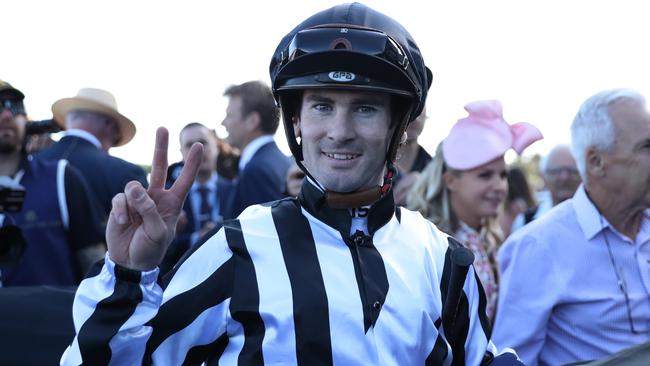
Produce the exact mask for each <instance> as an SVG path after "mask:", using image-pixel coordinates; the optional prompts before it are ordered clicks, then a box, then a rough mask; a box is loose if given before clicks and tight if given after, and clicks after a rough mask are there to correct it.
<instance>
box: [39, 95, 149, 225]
mask: <svg viewBox="0 0 650 366" xmlns="http://www.w3.org/2000/svg"><path fill="white" fill-rule="evenodd" d="M52 113H53V114H54V119H55V120H56V121H57V123H58V124H59V125H60V126H61V127H62V128H64V129H66V133H65V136H64V137H62V138H61V140H59V141H58V142H57V143H55V144H54V145H52V146H50V147H49V148H47V149H45V150H43V151H41V152H39V153H38V154H37V155H38V156H40V157H42V158H44V159H66V160H68V161H69V162H70V164H71V165H72V166H74V167H75V168H77V169H78V170H79V171H81V174H82V175H83V177H84V178H85V179H86V181H87V182H88V185H89V186H90V188H91V190H92V191H93V193H94V195H95V197H96V198H97V199H98V201H99V204H100V206H101V208H102V211H103V212H104V214H105V217H104V220H105V219H107V218H108V214H109V212H110V210H111V200H112V199H113V196H115V195H116V194H117V193H119V192H122V191H123V190H124V186H125V185H126V183H128V182H129V181H132V180H137V181H139V182H140V183H142V184H143V185H144V186H145V187H146V186H147V176H146V173H145V171H144V170H143V169H142V168H141V167H139V166H137V165H135V164H132V163H129V162H127V161H124V160H122V159H119V158H117V157H114V156H111V155H109V154H108V150H109V149H110V148H111V147H116V146H122V145H124V144H126V143H127V142H129V141H131V139H132V138H133V136H134V135H135V125H134V124H133V122H131V120H129V119H128V118H126V117H124V116H123V115H122V114H120V113H119V112H118V110H117V103H116V102H115V98H114V97H113V95H112V94H111V93H109V92H107V91H105V90H101V89H92V88H85V89H81V90H79V93H78V94H77V96H75V97H73V98H65V99H61V100H59V101H57V102H56V103H54V104H53V105H52Z"/></svg>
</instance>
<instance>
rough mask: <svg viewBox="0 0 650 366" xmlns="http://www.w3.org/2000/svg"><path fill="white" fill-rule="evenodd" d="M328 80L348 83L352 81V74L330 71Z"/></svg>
mask: <svg viewBox="0 0 650 366" xmlns="http://www.w3.org/2000/svg"><path fill="white" fill-rule="evenodd" d="M328 76H329V78H330V79H332V80H333V81H337V82H339V83H349V82H351V81H352V80H354V74H353V73H351V72H347V71H332V72H330V73H329V75H328Z"/></svg>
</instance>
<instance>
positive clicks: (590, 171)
mask: <svg viewBox="0 0 650 366" xmlns="http://www.w3.org/2000/svg"><path fill="white" fill-rule="evenodd" d="M585 163H586V170H587V176H594V177H603V176H605V173H606V169H605V157H604V156H603V152H601V151H598V150H596V148H594V147H590V148H588V149H587V153H586V154H585Z"/></svg>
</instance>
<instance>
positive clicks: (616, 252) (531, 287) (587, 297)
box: [493, 186, 650, 366]
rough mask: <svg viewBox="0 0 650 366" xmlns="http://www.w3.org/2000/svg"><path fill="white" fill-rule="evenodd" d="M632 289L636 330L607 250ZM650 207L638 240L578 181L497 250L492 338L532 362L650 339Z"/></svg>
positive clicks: (577, 357) (596, 354) (554, 361)
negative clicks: (607, 216)
mask: <svg viewBox="0 0 650 366" xmlns="http://www.w3.org/2000/svg"><path fill="white" fill-rule="evenodd" d="M605 238H607V241H608V242H609V244H610V247H611V250H612V254H613V258H614V262H615V263H616V266H617V267H618V268H619V273H620V277H622V280H623V281H624V282H625V285H626V286H627V291H628V294H629V299H630V308H631V312H632V314H631V315H632V319H633V321H634V327H635V328H636V330H637V331H639V330H640V331H642V334H633V333H632V332H631V330H630V323H629V320H628V315H627V307H626V304H625V297H624V295H623V292H622V291H621V289H620V288H619V286H618V281H617V275H616V272H615V270H614V266H613V264H612V260H611V257H610V255H609V253H608V249H607V244H606V242H605V240H606V239H605ZM649 260H650V210H646V211H645V215H644V217H643V219H642V222H641V226H640V230H639V233H638V234H637V237H636V240H634V241H633V240H631V239H630V238H627V237H626V236H624V235H622V234H621V233H619V232H618V231H616V230H615V229H614V228H613V227H612V226H611V225H609V223H608V222H607V220H606V219H605V218H604V217H602V216H601V215H600V213H599V211H598V209H597V208H596V207H595V206H594V204H593V203H592V202H591V201H590V200H589V198H588V196H587V194H586V192H585V190H584V187H583V186H580V187H579V188H578V190H577V191H576V193H575V195H574V197H573V199H571V200H567V201H565V202H563V203H561V204H559V205H557V206H556V207H555V208H553V209H552V210H551V211H549V212H548V213H547V214H546V215H544V216H543V217H541V218H540V219H538V220H535V221H533V222H532V223H531V224H529V225H527V226H526V227H524V228H522V229H521V230H519V231H517V232H515V233H514V234H513V235H512V236H511V237H510V238H509V239H508V240H507V241H506V242H505V243H504V245H503V246H502V248H501V250H500V251H499V263H500V269H501V272H502V275H501V289H500V294H499V296H500V297H499V305H498V308H497V309H498V312H497V317H496V324H495V328H494V333H493V339H494V341H495V343H497V344H508V345H509V346H511V347H512V348H514V349H515V350H516V351H517V353H518V354H519V356H520V357H521V359H522V361H523V362H525V363H526V364H527V365H529V366H534V365H538V364H539V365H560V364H565V363H568V362H575V361H581V360H593V359H598V358H602V357H605V356H607V355H610V354H612V353H616V352H617V351H620V350H622V349H624V348H628V347H631V346H633V345H637V344H641V343H644V342H647V341H649V340H650V295H649V294H650V263H649Z"/></svg>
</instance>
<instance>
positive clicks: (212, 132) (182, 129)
mask: <svg viewBox="0 0 650 366" xmlns="http://www.w3.org/2000/svg"><path fill="white" fill-rule="evenodd" d="M193 127H203V128H205V129H206V130H208V131H210V133H211V134H213V135H215V136H216V135H217V134H216V132H215V131H214V129H212V128H209V127H208V126H206V125H204V124H203V123H201V122H190V123H188V124H186V125H185V126H183V128H181V132H179V133H178V138H179V139H180V136H181V135H182V134H183V131H185V130H187V129H188V128H193Z"/></svg>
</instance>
